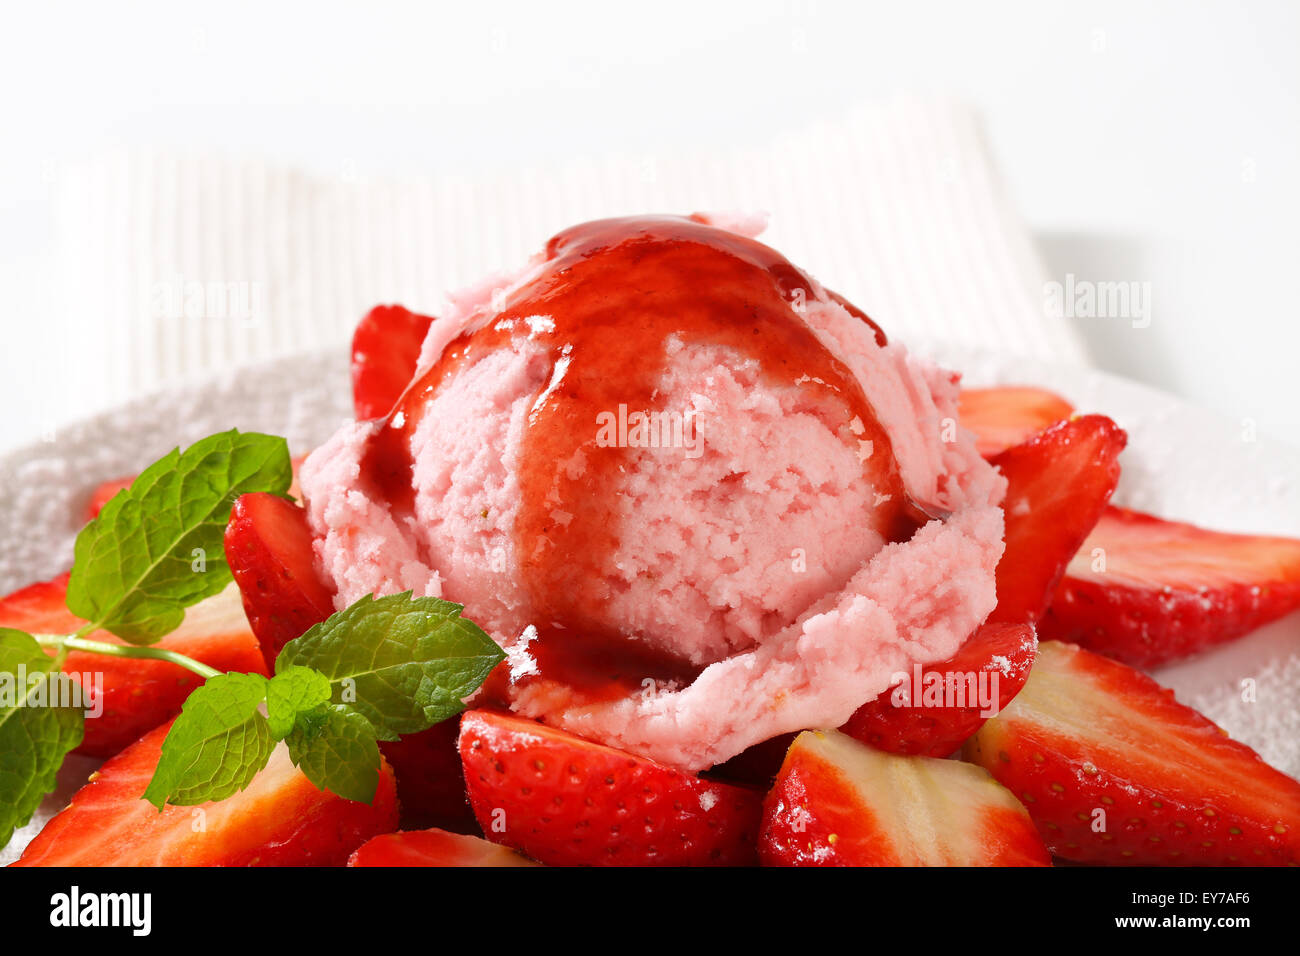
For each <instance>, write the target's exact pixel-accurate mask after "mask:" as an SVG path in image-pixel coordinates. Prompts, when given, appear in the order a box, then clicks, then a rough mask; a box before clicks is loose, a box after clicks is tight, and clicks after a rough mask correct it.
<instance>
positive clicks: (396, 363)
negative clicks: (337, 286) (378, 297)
mask: <svg viewBox="0 0 1300 956" xmlns="http://www.w3.org/2000/svg"><path fill="white" fill-rule="evenodd" d="M432 323H433V318H432V317H430V316H427V315H419V314H417V313H415V312H412V311H410V310H409V309H404V308H403V307H402V306H400V305H377V306H375V307H374V308H373V309H371V310H370V311H369V312H368V313H366V317H365V318H363V319H362V320H361V322H360V323H359V324H358V325H357V329H356V331H355V332H354V333H353V335H352V404H353V406H354V407H355V409H356V415H357V421H366V420H368V419H371V418H382V417H383V416H384V415H387V414H388V412H389V411H390V410H391V409H392V407H393V405H394V404H396V402H397V400H398V398H400V397H401V395H402V392H403V391H405V389H406V386H407V385H408V384H410V381H411V378H412V377H413V376H414V375H415V367H416V365H417V363H418V362H419V359H420V349H421V347H422V346H423V345H424V338H425V336H426V335H427V334H428V332H429V326H430V325H431V324H432Z"/></svg>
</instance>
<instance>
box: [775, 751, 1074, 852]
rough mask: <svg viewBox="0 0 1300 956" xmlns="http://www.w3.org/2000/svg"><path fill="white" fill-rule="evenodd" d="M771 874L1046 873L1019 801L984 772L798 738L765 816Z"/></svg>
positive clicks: (1035, 837)
mask: <svg viewBox="0 0 1300 956" xmlns="http://www.w3.org/2000/svg"><path fill="white" fill-rule="evenodd" d="M759 854H760V857H761V859H762V861H763V864H764V865H765V866H1049V865H1050V864H1051V860H1050V857H1049V856H1048V853H1047V849H1046V848H1045V847H1044V846H1043V841H1042V840H1041V839H1040V838H1039V836H1038V834H1037V832H1036V831H1035V830H1034V825H1033V823H1032V821H1031V820H1030V819H1029V815H1028V814H1027V813H1025V810H1024V808H1023V807H1022V806H1021V805H1020V804H1019V803H1017V802H1016V799H1015V797H1013V796H1012V795H1011V794H1010V793H1008V792H1007V791H1006V790H1005V789H1004V788H1003V787H1002V786H1000V785H999V784H998V783H996V782H995V781H994V780H993V778H992V777H990V776H989V775H988V774H987V773H985V772H984V771H982V770H980V769H979V768H977V767H972V766H969V765H967V764H962V763H960V762H958V761H955V760H939V759H936V758H934V757H908V756H900V755H896V754H887V753H884V752H883V751H879V750H876V749H874V748H871V747H865V746H863V745H862V744H860V743H858V742H857V741H855V740H853V739H852V738H850V737H848V736H846V735H844V734H841V733H838V732H836V731H833V730H831V731H824V732H823V731H808V732H805V733H802V734H800V735H799V736H798V737H797V738H796V739H795V742H794V744H793V745H792V746H791V748H790V752H789V754H787V755H786V759H785V763H784V764H783V765H782V767H781V773H780V775H779V776H778V777H777V780H776V786H775V787H773V788H772V792H771V793H770V794H769V795H768V798H767V801H766V804H765V807H764V814H763V830H762V835H761V837H760V840H759Z"/></svg>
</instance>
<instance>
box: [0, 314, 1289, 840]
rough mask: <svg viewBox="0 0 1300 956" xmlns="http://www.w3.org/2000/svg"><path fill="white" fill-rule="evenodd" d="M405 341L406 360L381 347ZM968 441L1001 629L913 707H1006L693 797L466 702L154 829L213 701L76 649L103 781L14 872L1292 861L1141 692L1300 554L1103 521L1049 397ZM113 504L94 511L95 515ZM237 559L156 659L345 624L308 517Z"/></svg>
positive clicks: (1221, 629)
mask: <svg viewBox="0 0 1300 956" xmlns="http://www.w3.org/2000/svg"><path fill="white" fill-rule="evenodd" d="M427 326H428V320H427V319H426V318H424V317H421V316H417V315H414V314H413V313H410V312H407V311H406V310H404V309H401V308H398V307H385V308H382V309H376V310H375V311H374V312H372V313H371V315H370V316H368V317H367V318H366V319H365V320H364V321H363V323H362V324H361V326H360V328H359V329H358V332H357V336H356V339H355V341H354V376H353V381H354V398H355V402H356V406H357V411H358V416H359V417H373V416H374V415H375V414H377V413H378V414H382V413H383V411H385V410H386V409H387V408H389V407H391V405H392V404H393V402H394V401H395V399H396V398H397V396H398V394H399V393H400V391H401V389H402V387H403V386H404V384H405V383H406V382H407V381H408V380H409V379H410V378H411V373H412V370H413V367H414V364H415V361H416V359H417V357H418V353H419V342H420V340H421V339H422V338H423V332H424V331H425V330H426V329H427ZM394 341H396V342H399V343H402V345H401V347H400V348H397V349H393V348H388V347H381V346H382V345H383V343H391V342H394ZM376 410H378V411H376ZM962 424H963V426H964V427H966V428H968V429H970V430H971V431H973V432H974V433H975V434H976V436H977V437H978V440H979V448H980V451H981V453H982V454H984V455H985V456H986V457H987V458H988V459H989V460H990V461H992V462H994V463H995V464H996V465H997V466H998V467H999V468H1000V469H1001V471H1002V473H1003V474H1004V475H1005V476H1006V477H1007V479H1008V482H1009V490H1008V492H1007V497H1006V500H1005V503H1004V508H1005V514H1006V551H1005V554H1004V556H1003V558H1002V560H1001V563H1000V564H999V566H998V569H997V594H998V606H997V608H996V610H995V611H994V612H993V614H992V615H991V616H990V617H989V619H988V621H987V622H985V624H984V625H983V626H981V627H980V628H979V629H977V630H976V631H975V632H974V633H973V634H972V635H971V636H970V637H969V639H968V640H967V641H966V643H965V644H964V646H963V647H962V648H961V649H960V650H959V651H958V652H957V654H956V655H954V657H952V658H951V659H950V660H947V661H943V662H939V663H936V664H932V665H930V666H928V667H927V668H925V669H924V673H922V674H919V675H918V680H917V681H916V682H915V683H916V684H917V685H918V686H920V687H925V686H935V685H937V686H943V685H944V682H945V681H949V680H951V678H952V675H986V676H989V677H995V678H996V681H995V682H993V681H991V682H990V683H991V685H992V686H995V687H996V689H997V695H996V701H995V706H993V707H991V708H983V707H981V706H980V704H979V703H977V702H976V701H974V700H964V701H962V702H960V703H958V704H952V703H949V704H948V705H947V706H934V705H932V704H930V703H927V702H926V701H924V700H919V701H918V700H916V699H914V695H913V693H912V691H913V688H911V687H909V686H905V685H900V686H898V687H896V688H891V689H890V690H887V691H886V692H884V693H882V694H881V695H880V696H879V697H878V698H877V699H875V700H873V701H870V702H868V703H866V704H864V705H863V706H862V707H861V708H860V709H859V710H858V711H857V713H855V714H854V715H853V717H852V718H851V719H850V720H849V721H848V722H847V723H846V724H845V725H844V726H842V727H840V728H838V729H832V728H810V729H808V730H806V731H805V732H803V733H800V734H798V735H797V736H793V737H786V738H779V739H776V740H773V741H769V742H767V743H765V744H763V745H760V746H758V747H755V748H752V749H751V750H750V751H747V752H746V753H744V754H741V755H740V756H738V757H737V758H734V759H733V760H730V761H728V762H727V763H726V764H723V765H721V766H719V767H716V768H713V769H712V770H710V771H707V772H705V773H703V774H701V775H693V774H689V773H685V772H683V771H680V770H677V769H674V768H671V767H667V766H663V765H660V764H658V763H655V762H653V761H651V760H648V759H646V758H644V757H641V756H639V755H637V754H632V753H626V752H622V751H619V750H616V749H613V748H611V747H608V746H605V745H602V744H599V743H595V742H592V741H589V740H585V739H582V738H580V737H577V736H574V735H572V734H569V733H566V732H563V731H560V730H557V729H555V728H552V727H547V726H544V725H542V724H539V723H537V722H534V721H531V720H527V719H523V718H520V717H517V716H514V715H512V714H509V713H505V712H502V711H498V710H495V709H492V708H490V707H478V708H476V709H472V710H470V711H468V712H466V713H464V714H463V715H461V716H460V717H459V718H453V719H451V720H447V721H444V722H442V723H440V724H437V725H435V726H433V727H431V728H430V729H428V730H425V731H422V732H419V733H415V734H411V735H408V736H405V737H403V738H402V739H400V740H383V741H382V742H381V743H380V749H381V750H382V752H383V755H384V760H383V763H382V767H381V772H380V783H379V786H378V789H377V791H376V795H375V798H374V800H373V801H372V802H371V803H369V804H364V803H359V802H355V801H351V800H347V799H344V798H343V797H340V796H337V795H335V794H333V793H331V792H328V791H325V790H320V789H317V788H316V787H314V786H312V784H311V783H310V782H309V781H308V780H307V779H306V777H304V776H303V774H302V773H301V772H300V771H299V770H298V769H297V768H295V767H294V766H293V764H292V763H290V762H289V760H288V759H287V757H286V756H285V755H284V753H283V752H277V754H276V755H275V756H273V757H272V759H271V762H270V763H269V764H268V765H267V766H266V767H265V769H263V770H262V771H261V772H260V773H258V774H257V776H256V777H255V778H254V779H253V782H252V784H251V785H250V786H248V787H247V788H246V789H244V790H242V791H240V792H238V793H235V794H234V795H233V796H230V797H228V798H226V799H225V800H222V801H220V802H217V803H210V804H204V805H203V806H202V807H201V808H198V809H194V808H187V807H175V806H169V807H167V809H166V810H165V811H164V812H163V813H161V814H159V813H158V812H157V811H156V810H155V809H154V808H153V807H151V806H150V805H148V804H147V803H146V802H145V801H144V800H142V799H141V798H140V795H141V793H142V792H143V791H144V789H145V787H146V785H147V784H148V782H149V778H150V774H151V773H152V771H153V768H154V767H156V766H157V765H158V761H159V758H160V753H161V749H162V744H163V740H164V738H165V737H166V734H167V728H168V726H169V725H170V723H171V721H172V720H173V719H174V718H175V716H176V714H177V712H178V711H179V710H180V708H181V705H182V703H183V702H184V701H185V699H186V697H187V696H188V695H189V693H190V692H191V691H192V690H193V689H194V688H195V686H197V685H198V684H199V683H200V681H199V680H198V679H197V678H196V677H195V675H194V674H192V673H191V672H189V671H186V670H183V669H181V668H180V667H177V666H176V665H174V664H170V663H167V662H165V661H159V660H128V659H108V662H107V664H106V663H105V662H104V660H103V659H100V660H97V661H96V662H95V663H94V664H93V666H92V665H89V664H87V663H86V662H85V661H82V660H79V659H78V655H77V654H76V653H73V654H71V655H69V656H68V657H67V659H66V660H65V661H64V662H63V664H62V669H63V671H64V672H66V673H68V674H73V675H76V674H78V673H81V672H83V671H90V670H95V671H99V672H102V673H103V681H104V688H103V690H104V694H103V702H104V707H103V712H102V713H101V714H100V715H99V716H97V717H94V718H91V719H88V720H87V722H86V733H85V737H84V740H83V742H82V744H81V746H80V750H81V752H84V753H87V754H91V755H96V756H108V757H110V759H109V760H108V761H107V762H106V763H105V764H104V765H103V767H102V769H101V770H100V772H99V773H98V774H97V775H96V776H95V778H94V779H93V780H92V782H90V783H89V784H87V785H86V787H85V788H83V789H82V790H81V791H80V792H79V793H78V794H77V795H76V796H75V797H74V798H73V800H72V803H71V805H70V806H69V807H68V809H67V810H65V811H64V812H63V813H61V814H59V815H58V816H57V817H56V818H54V820H53V821H51V822H50V823H49V824H48V825H47V826H46V827H45V829H44V830H43V831H42V832H41V833H40V834H39V835H38V836H37V837H36V839H35V840H34V841H33V842H32V843H31V844H30V846H29V847H28V848H27V850H26V852H25V853H24V854H23V857H22V860H21V861H20V865H128V864H151V863H160V864H184V865H219V864H220V865H229V864H265V865H273V864H326V865H340V864H343V863H345V862H346V863H347V864H348V865H352V866H448V865H455V866H514V865H533V864H534V863H542V864H547V865H584V864H586V865H685V866H705V865H749V864H758V863H761V864H764V865H790V866H831V865H849V866H855V865H856V866H889V865H910V866H943V865H968V866H976V865H993V866H1047V865H1051V864H1052V862H1053V859H1057V860H1064V861H1071V862H1080V863H1093V864H1109V865H1131V864H1137V865H1142V864H1147V865H1152V864H1161V865H1164V864H1183V865H1227V864H1243V865H1264V864H1268V865H1286V864H1295V863H1297V862H1300V836H1298V830H1300V783H1298V782H1297V781H1296V780H1294V779H1292V778H1290V777H1288V776H1286V775H1285V774H1283V773H1281V772H1279V771H1277V770H1275V769H1273V768H1272V767H1270V766H1268V765H1267V764H1266V763H1265V762H1264V761H1263V760H1262V759H1260V757H1259V756H1258V755H1257V754H1255V753H1254V752H1253V751H1252V750H1251V749H1250V748H1248V747H1246V746H1244V745H1242V744H1240V743H1238V742H1235V741H1233V740H1231V739H1229V738H1228V737H1227V736H1226V735H1225V734H1224V733H1223V732H1222V731H1221V730H1220V729H1219V728H1217V727H1216V726H1215V725H1214V724H1213V723H1211V722H1210V721H1209V720H1207V719H1206V718H1204V717H1203V716H1201V715H1200V714H1198V713H1196V712H1195V711H1194V710H1191V709H1190V708H1188V707H1186V706H1183V705H1182V704H1180V703H1179V702H1178V701H1176V700H1175V699H1174V696H1173V694H1172V692H1171V691H1168V690H1166V689H1164V688H1162V687H1160V686H1159V685H1158V684H1157V683H1156V682H1155V681H1153V680H1152V679H1151V678H1149V677H1147V676H1146V675H1145V674H1144V673H1142V672H1140V671H1139V670H1137V669H1135V668H1151V667H1154V666H1157V665H1160V664H1164V663H1167V662H1170V661H1174V660H1178V659H1180V658H1184V657H1186V656H1188V655H1191V654H1194V653H1197V652H1200V651H1203V650H1205V649H1208V648H1211V647H1214V646H1216V645H1220V644H1223V643H1225V642H1228V641H1231V640H1233V639H1235V638H1237V637H1240V636H1242V635H1243V634H1245V633H1247V632H1249V631H1251V630H1253V629H1255V628H1257V627H1259V626H1261V625H1262V624H1265V623H1267V622H1269V621H1271V620H1274V619H1277V618H1279V617H1281V616H1283V615H1285V614H1288V613H1290V612H1292V611H1295V610H1297V609H1300V541H1294V540H1290V539H1283V538H1269V537H1257V536H1244V535H1235V534H1223V533H1218V532H1212V531H1207V530H1203V529H1201V528H1197V527H1193V526H1191V525H1187V524H1178V523H1173V522H1168V521H1164V520H1162V519H1160V518H1157V517H1154V516H1151V515H1145V514H1140V513H1137V512H1133V511H1128V510H1125V509H1121V508H1117V507H1114V506H1112V505H1110V504H1109V499H1110V497H1111V495H1112V493H1113V492H1114V490H1115V487H1116V483H1117V482H1118V480H1119V474H1120V465H1119V455H1120V452H1121V451H1122V450H1123V448H1124V445H1125V441H1126V436H1125V434H1124V432H1123V431H1122V430H1121V429H1120V428H1119V427H1118V426H1117V425H1116V424H1115V423H1114V422H1112V421H1111V420H1110V419H1108V418H1105V417H1103V416H1099V415H1075V413H1074V409H1072V408H1071V407H1070V406H1069V405H1068V404H1067V403H1065V402H1064V401H1063V400H1061V399H1060V398H1058V397H1057V396H1054V395H1052V394H1050V393H1047V392H1044V391H1041V390H1038V389H1032V388H999V389H981V390H968V391H967V392H966V393H965V394H964V396H963V400H962ZM122 486H123V483H116V484H115V485H114V486H111V487H109V486H106V488H105V489H104V490H103V491H101V492H97V493H96V494H95V496H94V504H93V506H92V507H94V508H98V507H101V506H102V505H103V504H104V503H105V502H106V501H107V500H108V499H109V498H111V497H112V495H113V493H114V492H115V491H116V490H118V488H120V487H122ZM225 553H226V556H227V560H228V562H229V564H230V567H231V571H232V572H233V576H234V580H235V583H236V585H237V591H236V589H235V588H228V589H227V590H226V591H225V592H223V593H221V594H219V595H217V596H215V597H210V598H207V599H206V600H204V601H202V602H200V603H198V604H196V605H194V606H193V607H191V608H190V609H189V610H188V611H187V613H186V616H185V623H184V624H183V625H182V626H181V627H180V628H179V629H177V630H176V631H174V632H173V633H171V634H169V635H168V636H167V637H165V638H164V639H163V642H162V644H161V645H160V646H165V647H168V648H172V649H175V650H177V651H179V652H181V653H184V654H186V655H188V656H190V657H193V658H195V659H196V660H199V661H202V662H204V663H206V664H209V665H211V666H212V667H214V668H216V669H217V670H220V671H241V672H248V673H257V674H270V673H272V672H273V671H274V667H275V661H276V657H277V655H278V654H279V652H280V650H281V649H282V648H283V647H284V646H285V645H286V644H287V643H289V642H290V641H292V640H294V639H296V638H297V637H299V636H300V635H302V634H303V633H304V632H305V631H306V630H307V629H308V628H310V627H312V626H313V625H315V624H317V623H318V622H320V621H323V620H325V619H326V618H327V617H329V616H330V615H331V614H332V613H333V610H334V603H333V595H332V593H331V590H330V588H329V587H327V586H326V585H325V584H324V583H323V582H322V581H321V580H319V578H318V577H317V575H316V571H315V568H314V564H313V555H312V549H311V535H310V532H309V530H308V527H307V522H306V516H305V512H304V511H303V509H302V508H301V507H299V506H298V505H297V504H295V503H293V502H292V501H289V500H286V499H285V498H282V497H279V496H276V495H272V494H266V493H250V494H245V495H243V496H242V497H240V498H239V500H238V501H237V503H236V504H235V507H234V509H233V512H232V514H231V517H230V521H229V524H228V525H227V527H226V532H225ZM66 585H67V581H66V577H65V578H63V579H57V580H55V581H50V582H46V583H43V584H37V585H32V586H31V587H28V588H25V589H23V590H21V591H19V592H17V593H15V594H13V595H10V596H9V597H7V598H5V599H3V600H0V626H2V627H14V628H20V629H24V630H27V631H30V632H32V633H48V632H67V631H73V630H76V628H77V627H78V626H79V624H80V621H79V620H78V619H77V618H76V617H74V616H72V615H71V613H70V612H69V611H68V610H67V609H66V607H65V601H64V597H65V594H64V592H65V590H66ZM236 594H238V598H237V597H236ZM240 600H242V605H243V607H242V611H243V613H241V609H240V607H239V601H240ZM92 636H94V637H95V638H96V639H97V640H104V641H109V642H112V641H114V640H116V638H114V637H113V636H112V635H108V634H100V633H97V634H94V635H92ZM399 807H400V811H399ZM196 814H201V815H202V816H203V818H204V819H203V821H202V825H201V826H200V825H198V824H196ZM399 827H402V828H404V829H399Z"/></svg>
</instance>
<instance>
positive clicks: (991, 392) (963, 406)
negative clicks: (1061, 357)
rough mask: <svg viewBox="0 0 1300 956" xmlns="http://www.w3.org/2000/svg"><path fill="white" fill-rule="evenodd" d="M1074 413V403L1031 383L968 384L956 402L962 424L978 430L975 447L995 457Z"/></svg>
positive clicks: (986, 456)
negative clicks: (977, 385) (989, 386)
mask: <svg viewBox="0 0 1300 956" xmlns="http://www.w3.org/2000/svg"><path fill="white" fill-rule="evenodd" d="M1073 414H1074V406H1073V405H1071V404H1070V403H1069V402H1067V401H1066V400H1065V399H1063V398H1061V396H1059V395H1057V394H1055V393H1054V392H1049V391H1047V390H1046V389H1043V388H1032V387H1029V386H1014V385H1004V386H1001V387H999V388H965V389H962V392H961V398H960V400H959V402H958V405H957V415H958V417H959V418H960V420H961V424H962V427H963V428H968V429H970V430H971V431H973V432H974V433H975V447H976V448H977V449H978V450H979V453H980V454H981V455H983V456H984V457H985V458H992V457H993V456H994V455H996V454H998V453H999V452H1002V451H1006V450H1007V449H1008V448H1010V447H1011V446H1012V445H1019V444H1020V443H1021V442H1025V441H1028V440H1029V439H1031V438H1033V437H1034V436H1035V435H1037V434H1038V433H1039V432H1041V431H1042V430H1043V429H1045V428H1047V427H1048V426H1050V425H1055V424H1056V423H1057V422H1059V421H1064V420H1065V419H1067V418H1069V417H1070V416H1071V415H1073Z"/></svg>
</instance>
